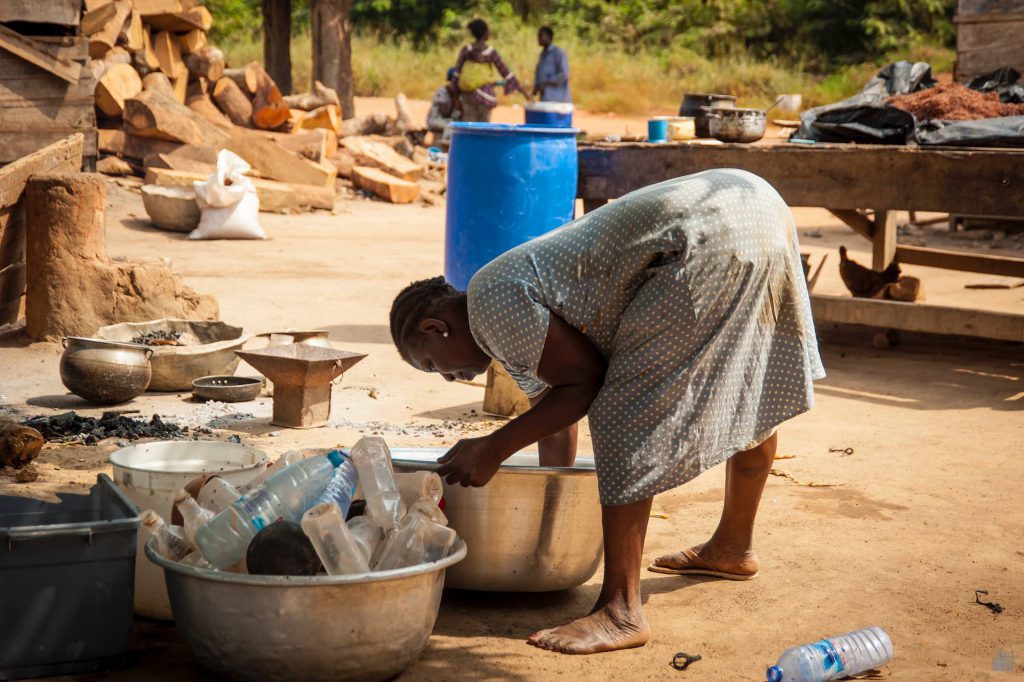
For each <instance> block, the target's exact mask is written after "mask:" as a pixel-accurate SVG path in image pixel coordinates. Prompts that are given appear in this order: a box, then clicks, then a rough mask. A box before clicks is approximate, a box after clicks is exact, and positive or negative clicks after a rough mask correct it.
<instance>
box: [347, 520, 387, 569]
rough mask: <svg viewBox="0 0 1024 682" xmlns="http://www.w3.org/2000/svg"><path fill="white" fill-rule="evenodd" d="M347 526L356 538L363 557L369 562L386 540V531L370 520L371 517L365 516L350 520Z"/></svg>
mask: <svg viewBox="0 0 1024 682" xmlns="http://www.w3.org/2000/svg"><path fill="white" fill-rule="evenodd" d="M345 525H346V526H348V529H349V530H350V531H351V532H352V537H354V538H355V540H356V543H357V544H358V545H359V549H361V550H362V552H363V556H365V557H366V560H367V561H369V560H370V558H371V557H372V556H373V552H374V550H376V549H377V547H378V546H379V545H380V542H381V540H383V539H384V531H383V530H381V528H380V526H378V525H377V524H376V523H374V522H373V521H372V520H370V517H369V516H365V515H364V516H357V517H355V518H353V519H349V520H348V522H346V523H345Z"/></svg>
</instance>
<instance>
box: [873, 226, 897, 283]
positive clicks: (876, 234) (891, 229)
mask: <svg viewBox="0 0 1024 682" xmlns="http://www.w3.org/2000/svg"><path fill="white" fill-rule="evenodd" d="M871 233H872V237H871V242H872V249H871V267H872V268H874V269H875V270H877V271H878V272H881V271H882V270H885V268H886V267H887V266H888V265H889V263H891V262H892V259H893V257H894V256H895V255H896V211H875V216H874V219H873V220H872V231H871Z"/></svg>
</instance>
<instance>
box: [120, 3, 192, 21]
mask: <svg viewBox="0 0 1024 682" xmlns="http://www.w3.org/2000/svg"><path fill="white" fill-rule="evenodd" d="M132 2H133V3H135V11H136V12H138V13H139V14H141V15H142V17H143V18H146V17H149V16H152V15H154V14H174V13H176V12H180V11H181V10H182V7H181V2H179V0H132Z"/></svg>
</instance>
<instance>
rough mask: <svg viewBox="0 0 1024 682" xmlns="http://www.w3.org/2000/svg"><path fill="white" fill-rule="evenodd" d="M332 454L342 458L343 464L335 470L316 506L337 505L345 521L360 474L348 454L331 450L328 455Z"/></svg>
mask: <svg viewBox="0 0 1024 682" xmlns="http://www.w3.org/2000/svg"><path fill="white" fill-rule="evenodd" d="M331 453H333V454H334V455H335V456H338V457H341V458H342V462H341V464H339V465H338V467H337V468H336V469H335V470H334V476H332V477H331V482H330V483H328V484H327V488H326V489H325V490H324V492H323V494H322V495H320V497H318V498H317V500H316V502H315V504H321V503H323V502H333V503H335V504H336V505H338V509H340V510H341V518H342V519H344V518H345V517H346V516H348V510H349V508H350V507H351V506H352V497H353V496H354V495H355V494H356V487H357V486H358V485H359V472H358V471H357V470H356V466H355V464H354V463H353V462H352V458H351V457H349V454H348V453H347V452H345V451H344V450H340V449H339V450H330V451H329V453H328V454H331Z"/></svg>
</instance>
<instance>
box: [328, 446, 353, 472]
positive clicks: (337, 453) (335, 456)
mask: <svg viewBox="0 0 1024 682" xmlns="http://www.w3.org/2000/svg"><path fill="white" fill-rule="evenodd" d="M348 456H349V455H348V453H347V452H345V451H344V450H331V451H330V452H328V453H327V460H328V461H329V462H330V463H331V464H332V465H333V466H334V468H335V469H337V468H338V467H340V466H341V463H342V462H344V461H345V460H346V459H348Z"/></svg>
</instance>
